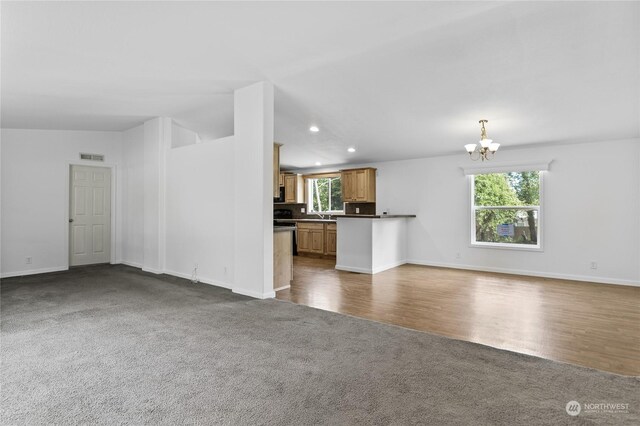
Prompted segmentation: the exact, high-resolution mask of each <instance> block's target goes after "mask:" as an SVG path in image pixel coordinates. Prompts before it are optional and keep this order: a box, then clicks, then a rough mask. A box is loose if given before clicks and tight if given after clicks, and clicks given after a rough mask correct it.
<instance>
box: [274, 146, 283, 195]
mask: <svg viewBox="0 0 640 426" xmlns="http://www.w3.org/2000/svg"><path fill="white" fill-rule="evenodd" d="M281 146H282V144H279V143H274V144H273V196H274V197H276V198H278V197H279V196H280V187H281V186H282V185H280V147H281Z"/></svg>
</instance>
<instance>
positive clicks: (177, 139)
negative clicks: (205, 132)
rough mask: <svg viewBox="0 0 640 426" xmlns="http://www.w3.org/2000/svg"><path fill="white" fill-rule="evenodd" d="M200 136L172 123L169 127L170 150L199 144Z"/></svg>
mask: <svg viewBox="0 0 640 426" xmlns="http://www.w3.org/2000/svg"><path fill="white" fill-rule="evenodd" d="M200 142H201V141H200V136H198V134H197V133H196V132H194V131H193V130H189V129H185V128H184V127H181V126H178V125H177V124H176V123H173V124H172V126H171V148H180V147H181V146H187V145H193V144H196V143H200Z"/></svg>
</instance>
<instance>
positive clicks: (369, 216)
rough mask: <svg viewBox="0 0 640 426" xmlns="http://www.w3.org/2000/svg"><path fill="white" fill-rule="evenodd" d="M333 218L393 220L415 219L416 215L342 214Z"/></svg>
mask: <svg viewBox="0 0 640 426" xmlns="http://www.w3.org/2000/svg"><path fill="white" fill-rule="evenodd" d="M335 217H336V218H340V217H350V218H351V217H355V218H358V219H394V218H400V217H416V215H415V214H343V215H340V216H335Z"/></svg>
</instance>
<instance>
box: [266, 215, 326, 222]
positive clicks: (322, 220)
mask: <svg viewBox="0 0 640 426" xmlns="http://www.w3.org/2000/svg"><path fill="white" fill-rule="evenodd" d="M332 217H333V218H335V217H336V216H332ZM274 220H275V221H276V222H278V223H291V222H312V223H313V222H316V223H336V220H335V219H320V218H318V219H274Z"/></svg>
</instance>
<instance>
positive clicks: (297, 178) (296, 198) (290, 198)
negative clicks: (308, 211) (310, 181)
mask: <svg viewBox="0 0 640 426" xmlns="http://www.w3.org/2000/svg"><path fill="white" fill-rule="evenodd" d="M284 202H285V203H304V182H303V179H302V175H297V174H293V173H285V174H284Z"/></svg>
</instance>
